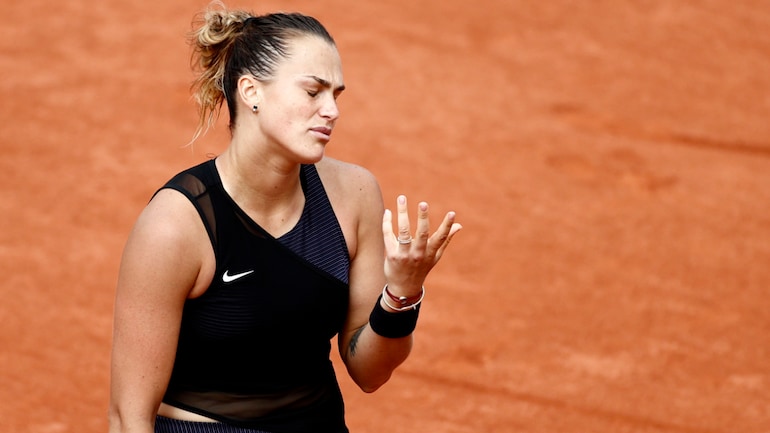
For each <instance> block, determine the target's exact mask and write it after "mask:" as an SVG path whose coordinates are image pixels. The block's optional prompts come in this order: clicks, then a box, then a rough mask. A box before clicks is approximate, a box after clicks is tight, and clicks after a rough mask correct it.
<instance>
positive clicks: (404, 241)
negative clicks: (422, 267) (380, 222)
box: [396, 236, 412, 245]
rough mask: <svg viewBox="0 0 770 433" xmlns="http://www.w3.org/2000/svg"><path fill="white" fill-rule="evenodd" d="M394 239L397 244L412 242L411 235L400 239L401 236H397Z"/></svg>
mask: <svg viewBox="0 0 770 433" xmlns="http://www.w3.org/2000/svg"><path fill="white" fill-rule="evenodd" d="M396 240H397V241H398V243H399V244H401V245H409V244H411V243H412V237H411V236H409V238H407V239H401V238H397V239H396Z"/></svg>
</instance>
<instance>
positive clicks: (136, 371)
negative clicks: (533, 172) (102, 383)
mask: <svg viewBox="0 0 770 433" xmlns="http://www.w3.org/2000/svg"><path fill="white" fill-rule="evenodd" d="M201 238H202V239H203V240H204V241H207V240H208V237H207V236H206V232H205V228H204V226H203V223H202V222H201V221H200V218H198V216H197V212H196V211H195V209H194V207H193V206H192V204H191V203H190V202H189V201H188V200H187V199H186V198H185V197H184V196H182V195H181V194H179V193H178V192H175V191H171V190H162V191H160V192H159V193H158V194H157V195H156V196H155V198H153V200H152V201H151V202H150V203H149V204H148V206H147V207H146V208H145V209H144V211H143V212H142V214H141V215H140V217H139V218H138V220H137V222H136V224H135V226H134V228H133V230H132V232H131V234H130V236H129V238H128V241H127V243H126V246H125V249H124V251H123V257H122V260H121V265H120V272H119V276H118V283H117V290H116V297H115V307H114V308H115V311H114V330H113V351H112V372H111V374H112V377H111V400H112V406H113V409H115V410H116V411H117V412H119V413H120V415H121V418H126V417H131V418H137V417H138V418H143V419H146V418H147V417H154V414H155V411H156V410H157V408H158V405H159V404H160V400H161V399H162V397H163V394H164V393H165V389H166V386H167V384H168V379H169V377H170V374H171V369H172V367H173V363H174V356H175V353H176V345H177V339H178V335H179V327H180V323H181V317H182V309H183V307H184V302H185V300H186V299H187V297H188V296H190V294H191V292H192V290H193V289H194V288H195V287H196V285H200V280H201V278H200V275H201V270H202V269H203V268H204V266H203V263H204V259H205V254H206V253H205V251H206V249H205V248H204V247H203V246H204V245H205V243H204V242H202V239H201ZM124 421H127V420H124Z"/></svg>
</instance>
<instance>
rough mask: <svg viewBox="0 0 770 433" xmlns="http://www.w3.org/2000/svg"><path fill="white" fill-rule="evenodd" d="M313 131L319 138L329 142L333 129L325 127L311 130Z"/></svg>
mask: <svg viewBox="0 0 770 433" xmlns="http://www.w3.org/2000/svg"><path fill="white" fill-rule="evenodd" d="M310 130H311V131H313V132H314V133H315V134H316V135H317V136H319V138H321V139H324V140H329V139H330V138H331V135H332V129H331V128H327V127H325V126H316V127H315V128H311V129H310Z"/></svg>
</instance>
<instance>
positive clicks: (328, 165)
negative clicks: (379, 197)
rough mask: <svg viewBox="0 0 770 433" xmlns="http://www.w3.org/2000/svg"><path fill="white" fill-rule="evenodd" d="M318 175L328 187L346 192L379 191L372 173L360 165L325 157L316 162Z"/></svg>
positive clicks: (368, 192)
mask: <svg viewBox="0 0 770 433" xmlns="http://www.w3.org/2000/svg"><path fill="white" fill-rule="evenodd" d="M316 167H317V168H318V172H319V175H320V176H321V178H322V179H323V181H324V185H326V187H327V189H328V188H334V189H339V190H343V191H344V192H345V193H347V194H360V193H364V194H366V195H369V194H370V193H372V192H379V190H380V186H379V184H378V183H377V179H376V178H375V177H374V175H373V174H372V173H371V172H370V171H369V170H367V169H366V168H364V167H361V166H360V165H356V164H352V163H349V162H345V161H340V160H338V159H333V158H329V157H325V158H324V159H323V160H321V161H320V162H319V163H318V164H316Z"/></svg>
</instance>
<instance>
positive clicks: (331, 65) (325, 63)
mask: <svg viewBox="0 0 770 433" xmlns="http://www.w3.org/2000/svg"><path fill="white" fill-rule="evenodd" d="M276 72H277V75H290V76H308V75H312V76H316V77H319V78H322V79H324V80H326V81H329V82H331V83H332V84H334V85H341V84H342V61H341V59H340V55H339V52H338V51H337V47H335V46H334V45H333V44H331V43H329V42H326V41H325V40H323V39H321V38H319V37H317V36H298V37H294V38H292V39H290V40H289V50H288V56H287V57H286V58H284V59H283V60H282V61H281V63H280V64H279V65H278V68H277V70H276Z"/></svg>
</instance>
